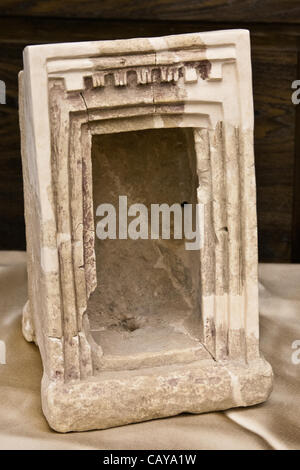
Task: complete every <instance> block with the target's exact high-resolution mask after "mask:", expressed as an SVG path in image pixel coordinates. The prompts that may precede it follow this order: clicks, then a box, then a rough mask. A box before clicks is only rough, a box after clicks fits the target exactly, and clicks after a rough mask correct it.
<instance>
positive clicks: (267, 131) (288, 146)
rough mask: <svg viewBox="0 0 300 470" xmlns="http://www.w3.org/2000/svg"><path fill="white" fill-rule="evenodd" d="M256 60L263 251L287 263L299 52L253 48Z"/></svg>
mask: <svg viewBox="0 0 300 470" xmlns="http://www.w3.org/2000/svg"><path fill="white" fill-rule="evenodd" d="M252 61H253V85H254V86H253V89H254V105H255V168H256V178H257V207H258V227H259V255H260V259H263V260H270V259H271V260H273V259H274V260H275V259H276V260H280V261H286V262H288V261H290V258H291V228H292V216H293V170H294V152H295V144H294V140H295V139H294V132H295V107H294V106H293V104H292V102H291V92H292V90H291V83H292V81H293V80H294V79H295V77H296V74H297V52H296V51H285V53H284V54H283V52H282V50H281V49H280V47H278V48H277V49H273V48H272V49H271V48H268V49H261V48H259V49H253V51H252Z"/></svg>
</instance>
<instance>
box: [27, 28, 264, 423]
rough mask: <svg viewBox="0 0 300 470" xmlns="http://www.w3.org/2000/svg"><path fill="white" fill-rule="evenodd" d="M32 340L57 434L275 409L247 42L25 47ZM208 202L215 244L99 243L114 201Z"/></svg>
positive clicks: (205, 215)
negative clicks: (268, 403)
mask: <svg viewBox="0 0 300 470" xmlns="http://www.w3.org/2000/svg"><path fill="white" fill-rule="evenodd" d="M19 88H20V126H21V138H22V161H23V176H24V194H25V219H26V238H27V253H28V302H27V303H26V305H25V307H24V312H23V333H24V336H25V338H26V339H27V340H28V341H35V342H36V344H37V345H38V346H39V349H40V353H41V356H42V361H43V367H44V374H43V379H42V407H43V411H44V414H45V416H46V418H47V420H48V422H49V424H50V426H51V427H52V428H53V429H55V430H57V431H60V432H67V431H82V430H88V429H102V428H107V427H111V426H119V425H124V424H127V423H133V422H139V421H144V420H149V419H153V418H160V417H166V416H172V415H176V414H179V413H182V412H189V413H202V412H207V411H214V410H224V409H227V408H231V407H240V406H248V405H254V404H256V403H261V402H263V401H264V400H266V399H267V397H268V396H269V394H270V391H271V388H272V370H271V367H270V365H269V364H268V363H267V362H266V361H265V360H264V359H263V358H262V357H261V355H260V353H259V314H258V281H257V225H256V200H255V173H254V156H253V101H252V84H251V60H250V42H249V33H248V31H246V30H226V31H215V32H207V33H196V34H184V35H178V36H167V37H158V38H142V39H129V40H115V41H99V42H98V41H96V42H82V43H66V44H49V45H40V46H28V47H26V49H25V51H24V71H22V72H20V76H19ZM120 195H126V196H127V198H128V204H133V203H143V204H144V205H145V206H147V207H150V204H152V203H153V204H154V203H157V204H162V203H167V204H173V203H180V204H181V205H182V206H184V204H186V203H190V204H198V205H199V207H200V208H202V209H201V214H202V218H201V223H202V229H201V230H202V232H203V246H202V247H201V249H200V250H199V249H198V250H186V249H185V245H184V240H179V239H171V240H167V239H163V238H162V237H160V238H156V239H151V240H150V239H149V240H145V239H137V240H133V239H125V237H123V238H122V237H120V238H121V239H107V240H100V239H98V237H97V236H96V223H97V221H98V218H97V214H96V208H97V206H98V204H100V203H108V204H112V205H114V206H115V207H116V206H117V204H118V197H119V196H120Z"/></svg>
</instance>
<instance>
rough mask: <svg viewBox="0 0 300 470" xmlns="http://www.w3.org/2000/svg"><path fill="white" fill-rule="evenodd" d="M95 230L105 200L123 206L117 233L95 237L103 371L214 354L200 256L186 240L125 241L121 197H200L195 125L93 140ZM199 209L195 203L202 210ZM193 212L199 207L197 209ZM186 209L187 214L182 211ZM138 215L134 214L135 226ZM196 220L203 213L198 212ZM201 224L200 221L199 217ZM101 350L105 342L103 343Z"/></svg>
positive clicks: (97, 339)
mask: <svg viewBox="0 0 300 470" xmlns="http://www.w3.org/2000/svg"><path fill="white" fill-rule="evenodd" d="M92 169H93V203H94V221H95V229H96V225H97V223H98V222H99V221H100V220H101V219H102V217H98V216H97V215H96V209H97V207H98V206H99V205H100V204H104V203H109V204H112V205H113V206H114V207H115V209H116V215H117V224H116V226H117V239H106V240H100V239H99V238H98V237H97V236H96V237H95V254H96V266H97V288H96V290H95V291H94V292H93V294H92V295H91V296H90V299H89V302H88V309H87V314H88V317H89V322H90V332H91V335H92V338H93V341H92V345H93V344H94V346H95V345H96V344H97V345H98V346H100V347H101V349H102V354H98V355H97V352H96V350H97V348H94V354H93V362H94V369H95V370H96V371H97V370H99V371H100V370H114V369H115V370H121V369H135V368H139V367H151V366H159V365H167V364H173V363H184V362H191V361H194V360H199V359H201V358H202V357H203V359H207V358H210V357H209V356H208V353H207V352H206V350H205V349H204V347H203V346H202V344H201V342H200V285H199V275H200V265H199V264H200V256H199V251H197V250H187V249H186V247H185V242H186V240H185V239H184V237H183V238H182V239H177V240H175V239H174V238H173V233H174V232H173V231H174V224H173V220H174V219H173V217H171V238H170V240H163V239H162V236H161V234H162V232H161V222H162V219H161V218H160V232H159V239H158V240H153V239H151V238H150V235H149V239H147V240H145V239H138V240H132V239H130V238H128V239H122V240H120V239H118V226H119V216H118V211H119V196H127V204H128V207H130V206H131V205H132V204H136V203H142V204H144V205H145V206H146V207H147V209H148V215H149V216H148V221H149V234H150V233H151V230H150V221H151V217H150V214H151V204H163V203H166V204H168V205H169V206H171V205H172V204H174V203H178V204H180V205H181V207H182V206H183V205H184V204H185V203H190V204H193V205H194V206H193V208H195V207H196V206H195V204H196V202H197V191H196V190H197V186H198V177H197V172H196V156H195V150H194V138H193V130H192V129H191V128H163V129H147V130H138V131H130V132H120V133H113V134H103V135H96V136H94V137H93V142H92ZM194 210H195V209H194ZM194 210H193V212H194ZM182 215H183V214H182ZM134 218H135V217H128V224H129V223H130V221H131V220H133V219H134ZM193 219H195V214H194V217H193ZM193 222H195V220H193ZM98 349H99V350H100V348H98Z"/></svg>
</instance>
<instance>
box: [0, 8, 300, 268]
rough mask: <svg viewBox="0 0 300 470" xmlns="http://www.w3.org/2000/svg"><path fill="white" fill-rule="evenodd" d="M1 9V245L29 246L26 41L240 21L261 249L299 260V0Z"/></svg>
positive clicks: (269, 256)
mask: <svg viewBox="0 0 300 470" xmlns="http://www.w3.org/2000/svg"><path fill="white" fill-rule="evenodd" d="M71 3H72V5H73V8H70V4H71ZM1 15H2V16H0V79H1V80H4V81H5V83H6V87H7V104H6V105H0V122H1V127H0V215H1V224H0V249H24V248H25V235H24V219H23V196H22V175H21V160H20V136H19V127H18V99H17V74H18V71H19V70H21V69H22V50H23V48H24V47H25V46H26V45H28V44H42V43H51V42H52V43H53V42H66V41H84V40H101V39H116V38H130V37H143V36H144V37H145V36H156V35H157V36H159V35H165V34H178V33H187V32H195V31H208V30H215V29H228V28H240V27H243V28H247V29H249V30H250V32H251V42H252V63H253V84H254V104H255V119H256V120H255V124H256V127H255V159H256V176H257V201H258V205H257V208H258V223H259V257H260V260H261V261H271V262H273V261H274V262H300V248H299V247H298V242H299V241H300V208H299V204H300V105H299V106H295V105H293V104H292V102H291V94H292V91H293V90H292V89H291V84H292V82H293V81H294V80H296V79H300V67H299V58H300V54H299V51H300V25H299V23H300V2H299V1H294V0H291V1H290V0H286V1H284V0H280V1H279V0H274V1H270V0H260V1H256V0H253V1H250V0H245V1H234V0H232V1H220V0H211V1H208V0H207V1H199V0H197V1H193V0H191V1H189V2H186V1H183V0H182V1H175V2H174V1H170V0H164V1H154V0H149V1H148V2H146V1H138V2H131V1H130V2H129V1H123V2H122V1H120V0H110V1H102V2H96V1H89V2H83V1H79V0H77V1H75V2H74V1H73V2H69V1H64V2H58V1H55V0H45V1H43V2H37V1H29V2H21V1H17V0H12V1H7V0H4V1H3V0H2V1H1ZM5 15H6V16H5ZM11 15H15V16H11ZM55 17H56V18H55ZM58 17H59V18H58ZM71 17H73V18H71ZM85 17H86V18H85ZM111 17H114V18H117V19H114V20H106V19H105V18H111ZM191 19H192V20H193V21H182V20H191ZM136 20H139V21H136ZM150 20H151V21H150ZM261 22H263V23H261ZM297 23H298V24H297Z"/></svg>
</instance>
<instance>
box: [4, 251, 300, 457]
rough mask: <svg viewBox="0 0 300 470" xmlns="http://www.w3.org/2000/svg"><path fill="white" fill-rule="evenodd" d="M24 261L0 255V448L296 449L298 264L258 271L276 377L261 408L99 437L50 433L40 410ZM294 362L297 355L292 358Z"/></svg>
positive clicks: (299, 407) (299, 438)
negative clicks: (25, 315)
mask: <svg viewBox="0 0 300 470" xmlns="http://www.w3.org/2000/svg"><path fill="white" fill-rule="evenodd" d="M25 263H26V258H25V254H24V253H20V252H10V253H9V252H2V253H0V340H2V341H5V343H6V364H5V365H1V364H0V449H107V450H109V449H300V364H299V365H297V364H293V361H292V353H293V352H294V350H293V349H292V343H293V342H294V341H295V340H300V265H279V264H278V265H276V264H263V265H260V268H259V272H260V282H261V284H260V312H261V318H260V322H261V323H260V325H261V349H262V351H263V353H264V355H265V357H266V359H267V360H268V361H269V362H270V363H271V364H272V366H273V369H274V372H275V383H274V391H273V393H272V395H271V398H270V399H269V400H268V402H267V403H265V404H262V405H258V406H255V407H252V408H248V409H236V410H230V411H226V412H219V413H207V414H203V415H197V416H193V415H181V416H177V417H173V418H167V419H160V420H155V421H150V422H146V423H139V424H132V425H129V426H123V427H120V428H114V429H107V430H104V431H90V432H84V433H70V434H57V433H55V432H54V431H52V430H51V429H49V427H48V425H47V423H46V421H45V419H44V417H43V414H42V411H41V403H40V381H41V376H42V365H41V360H40V355H39V352H38V349H37V347H36V346H35V345H33V344H28V343H26V341H25V340H24V339H23V337H22V333H21V310H22V307H23V304H24V303H25V299H26V268H25ZM299 358H300V354H299Z"/></svg>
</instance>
